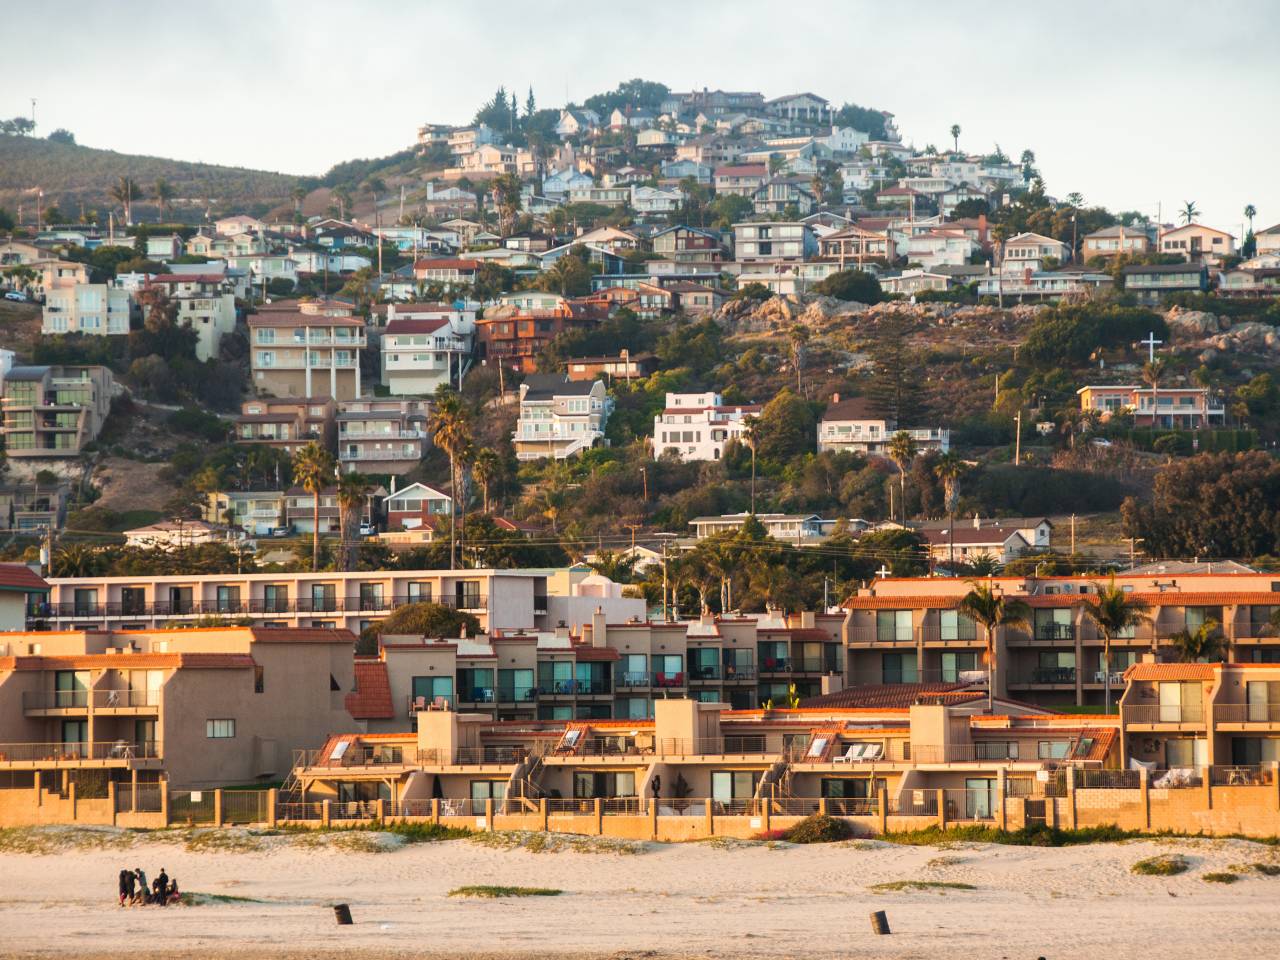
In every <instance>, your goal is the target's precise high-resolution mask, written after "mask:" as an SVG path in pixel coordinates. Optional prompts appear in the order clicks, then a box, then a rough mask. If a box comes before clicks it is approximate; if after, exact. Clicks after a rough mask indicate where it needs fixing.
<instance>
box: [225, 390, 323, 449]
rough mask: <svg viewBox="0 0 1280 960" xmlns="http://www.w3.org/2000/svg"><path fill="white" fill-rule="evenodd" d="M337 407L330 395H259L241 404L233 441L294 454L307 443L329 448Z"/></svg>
mask: <svg viewBox="0 0 1280 960" xmlns="http://www.w3.org/2000/svg"><path fill="white" fill-rule="evenodd" d="M336 411H337V406H336V404H335V403H334V401H333V398H332V397H328V396H319V397H298V398H296V399H295V398H282V397H258V398H257V399H255V400H246V401H245V402H244V403H242V404H241V405H240V416H238V417H236V425H235V437H236V443H244V444H250V445H254V446H267V447H274V448H275V449H277V450H280V451H281V452H283V453H287V454H290V455H292V454H294V453H296V452H297V451H298V450H299V449H301V448H302V447H305V446H306V445H307V444H308V443H312V442H315V443H319V444H320V445H321V446H322V447H324V448H325V449H332V448H333V443H334V436H335V423H336V420H335V417H336Z"/></svg>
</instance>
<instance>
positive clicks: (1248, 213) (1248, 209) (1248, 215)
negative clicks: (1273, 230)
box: [1244, 203, 1258, 233]
mask: <svg viewBox="0 0 1280 960" xmlns="http://www.w3.org/2000/svg"><path fill="white" fill-rule="evenodd" d="M1257 215H1258V208H1257V207H1255V206H1254V205H1253V204H1252V203H1246V204H1245V205H1244V217H1245V219H1246V220H1248V221H1249V232H1250V233H1253V218H1254V217H1256V216H1257Z"/></svg>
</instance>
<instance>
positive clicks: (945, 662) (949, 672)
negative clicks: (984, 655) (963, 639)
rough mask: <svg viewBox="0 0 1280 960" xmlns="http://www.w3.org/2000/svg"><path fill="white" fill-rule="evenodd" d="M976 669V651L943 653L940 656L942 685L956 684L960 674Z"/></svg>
mask: <svg viewBox="0 0 1280 960" xmlns="http://www.w3.org/2000/svg"><path fill="white" fill-rule="evenodd" d="M977 669H978V652H977V651H976V650H966V651H958V652H955V653H952V652H949V651H948V652H945V653H943V654H942V680H943V682H944V683H956V682H957V681H958V680H959V679H960V674H962V673H969V672H972V671H975V670H977Z"/></svg>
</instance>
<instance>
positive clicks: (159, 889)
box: [156, 867, 169, 907]
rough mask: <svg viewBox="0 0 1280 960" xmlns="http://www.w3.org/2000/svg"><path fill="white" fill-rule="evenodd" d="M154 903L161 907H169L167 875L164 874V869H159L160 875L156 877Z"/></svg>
mask: <svg viewBox="0 0 1280 960" xmlns="http://www.w3.org/2000/svg"><path fill="white" fill-rule="evenodd" d="M156 903H158V904H160V906H162V907H167V906H168V905H169V875H168V874H167V873H165V872H164V867H161V868H160V874H159V876H157V877H156Z"/></svg>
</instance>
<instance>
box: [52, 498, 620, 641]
mask: <svg viewBox="0 0 1280 960" xmlns="http://www.w3.org/2000/svg"><path fill="white" fill-rule="evenodd" d="M292 496H293V491H289V493H288V494H287V496H286V500H287V499H288V498H291V497H292ZM286 509H288V508H287V507H286ZM295 509H296V510H297V511H298V513H299V515H300V514H301V513H302V512H303V508H302V507H297V508H295ZM305 512H306V513H307V517H308V521H307V522H308V523H309V522H310V504H309V503H308V504H307V506H306V510H305ZM335 515H336V508H335ZM323 516H324V515H323V513H322V520H321V523H322V525H323V524H324V522H325V520H324V519H323ZM602 581H603V582H602ZM49 585H50V597H49V600H48V602H47V603H44V604H42V605H41V606H40V607H39V608H37V609H34V610H32V611H31V615H30V619H29V622H30V623H31V624H32V626H33V627H45V628H48V629H57V630H60V629H80V630H99V629H112V630H115V629H152V628H155V627H159V626H178V625H190V624H193V623H194V622H196V621H197V620H198V619H199V618H200V617H202V616H222V617H237V618H239V617H244V618H248V619H249V620H251V621H252V622H253V624H254V625H255V626H269V627H276V626H278V627H323V628H337V629H347V630H351V631H352V632H355V633H358V632H360V631H361V630H363V629H364V628H365V627H367V626H369V625H370V624H371V623H373V622H375V621H377V620H381V619H382V618H383V617H385V616H386V615H387V614H389V613H391V611H392V610H394V609H396V608H397V607H402V606H404V605H405V604H408V603H419V602H423V601H430V602H433V603H442V604H445V605H448V606H451V607H455V608H457V609H459V610H465V611H466V612H468V613H473V614H475V616H476V618H477V619H478V620H479V621H480V628H481V630H482V631H485V632H492V631H495V630H504V631H517V630H547V629H551V628H552V627H554V626H555V625H556V624H557V623H560V622H561V621H563V622H564V623H566V624H573V623H582V622H583V621H584V619H589V616H590V613H591V611H592V610H594V609H595V607H597V606H603V608H604V611H605V613H606V614H607V615H608V616H609V618H610V619H611V620H617V621H625V620H628V619H630V618H632V617H643V616H644V615H645V602H644V601H643V600H640V599H633V598H630V597H620V596H614V595H613V593H614V591H613V589H612V588H613V587H614V586H616V585H614V584H612V583H611V582H610V581H608V580H606V579H605V578H603V577H596V578H594V579H592V578H591V577H590V576H589V571H587V570H585V569H581V568H568V569H538V570H492V569H487V568H478V569H474V570H471V569H467V570H381V571H365V572H359V573H335V572H329V571H322V572H319V573H243V574H239V573H238V574H192V575H188V576H179V575H174V576H162V577H155V576H147V577H116V576H109V577H69V578H55V579H52V580H50V581H49Z"/></svg>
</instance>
